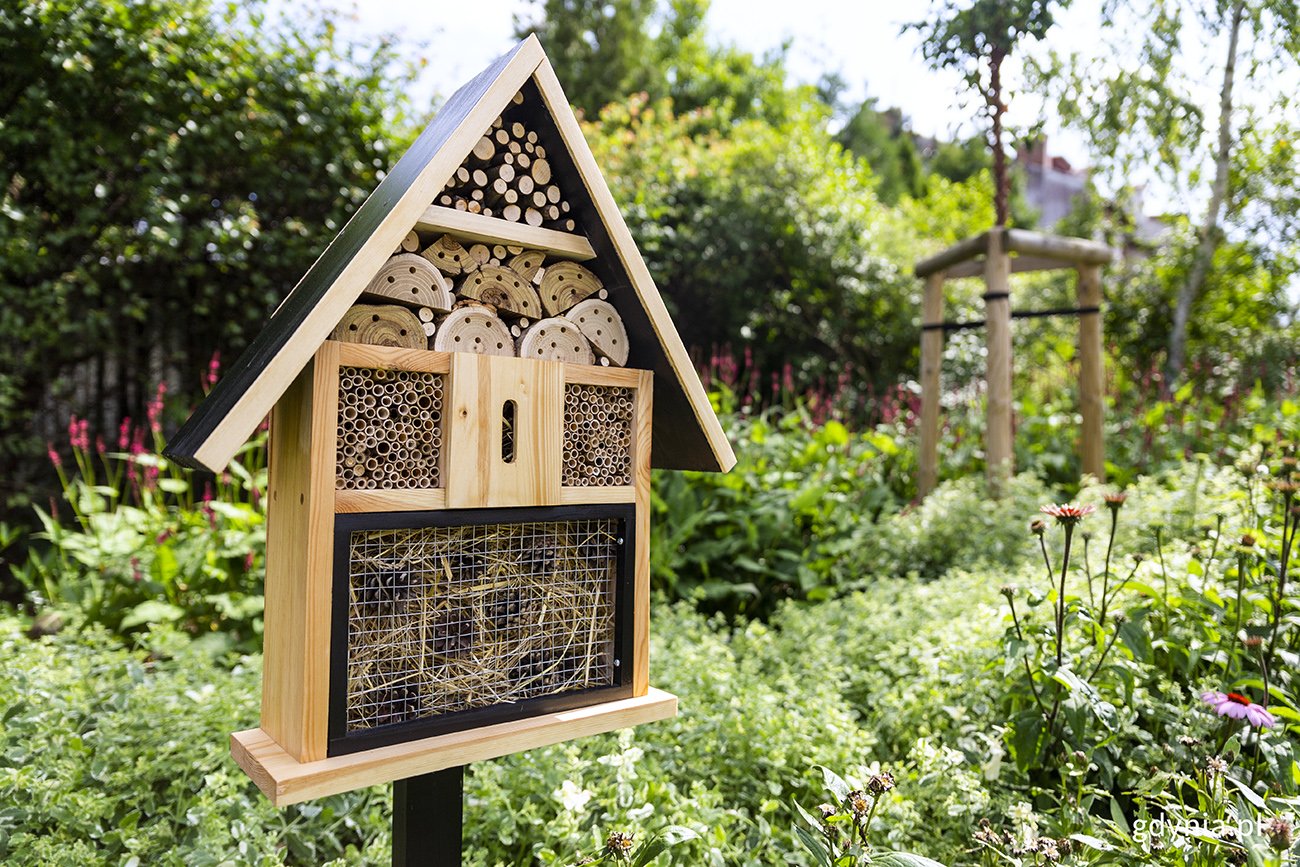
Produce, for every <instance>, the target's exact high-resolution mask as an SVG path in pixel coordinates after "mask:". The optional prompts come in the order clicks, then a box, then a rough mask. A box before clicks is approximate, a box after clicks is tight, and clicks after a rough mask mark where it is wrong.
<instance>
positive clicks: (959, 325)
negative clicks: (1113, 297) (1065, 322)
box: [915, 228, 1115, 497]
mask: <svg viewBox="0 0 1300 867" xmlns="http://www.w3.org/2000/svg"><path fill="white" fill-rule="evenodd" d="M1012 254H1014V256H1013V255H1012ZM1114 258H1115V251H1114V250H1112V249H1111V248H1110V247H1108V246H1106V245H1105V244H1102V243H1099V242H1097V241H1089V240H1086V239H1084V238H1062V237H1059V236H1055V235H1044V234H1041V233H1039V232H1029V231H1025V230H1024V229H1006V228H994V229H990V230H989V231H987V232H982V233H980V234H979V235H975V236H974V237H970V238H966V239H965V240H962V241H958V242H957V243H956V244H954V245H952V246H951V247H949V248H948V249H946V250H943V251H941V252H939V253H936V254H934V255H933V256H931V257H929V258H928V259H923V260H921V261H920V262H917V263H916V269H915V271H916V276H917V277H920V278H922V279H924V280H925V294H924V296H923V298H922V316H921V327H922V332H921V443H920V453H919V455H918V456H917V482H916V486H917V491H918V492H919V494H920V495H921V496H923V497H924V496H925V495H926V494H928V493H929V492H930V491H932V490H934V488H935V485H936V484H937V483H938V478H939V453H938V446H939V380H940V373H939V367H940V362H941V360H942V355H943V340H944V334H945V333H946V332H948V331H950V330H954V331H959V330H961V329H964V328H981V327H982V328H984V329H985V347H986V351H987V358H986V371H985V382H986V383H987V387H988V405H987V409H986V411H985V424H986V428H985V431H984V444H985V448H984V456H985V463H986V464H987V467H988V479H989V488H990V490H991V491H992V492H993V494H994V495H995V496H997V495H1001V494H1002V493H1003V491H1005V489H1006V481H1007V480H1008V479H1009V478H1010V476H1011V473H1012V472H1014V470H1015V450H1014V439H1013V437H1012V417H1011V320H1013V319H1029V318H1038V317H1041V316H1077V317H1079V402H1080V404H1081V405H1082V406H1081V413H1082V416H1083V425H1082V431H1081V434H1080V444H1081V447H1080V458H1081V463H1082V465H1083V472H1084V474H1085V475H1092V476H1096V477H1097V478H1098V479H1104V478H1105V472H1106V453H1105V443H1104V442H1103V440H1102V417H1103V413H1104V411H1105V410H1104V406H1105V404H1104V394H1103V391H1102V389H1103V385H1104V384H1103V381H1102V378H1103V370H1102V365H1103V360H1102V354H1101V350H1102V343H1101V312H1100V311H1101V269H1102V267H1103V266H1105V265H1107V264H1109V263H1110V262H1112V261H1114ZM1065 268H1073V269H1075V270H1076V271H1077V272H1078V275H1079V281H1078V302H1077V306H1075V307H1070V308H1065V309H1057V310H1021V311H1017V312H1015V313H1013V312H1012V311H1011V275H1012V274H1022V273H1029V272H1032V271H1055V270H1059V269H1065ZM980 276H982V277H983V278H984V319H982V320H979V321H973V322H944V321H942V315H943V284H944V281H946V280H957V279H961V278H964V277H980Z"/></svg>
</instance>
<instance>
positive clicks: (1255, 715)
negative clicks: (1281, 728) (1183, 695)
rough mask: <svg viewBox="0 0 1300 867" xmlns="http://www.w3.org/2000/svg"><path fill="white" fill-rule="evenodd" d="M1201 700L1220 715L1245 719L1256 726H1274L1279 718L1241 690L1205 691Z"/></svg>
mask: <svg viewBox="0 0 1300 867" xmlns="http://www.w3.org/2000/svg"><path fill="white" fill-rule="evenodd" d="M1201 701H1203V702H1205V703H1206V704H1208V705H1209V706H1210V707H1212V708H1214V711H1215V713H1217V714H1218V715H1219V716H1226V717H1229V718H1231V719H1244V720H1245V721H1246V722H1248V723H1250V724H1251V725H1253V726H1254V727H1255V728H1272V727H1273V726H1275V725H1277V719H1276V718H1275V717H1274V716H1273V715H1272V714H1271V713H1269V712H1268V711H1267V710H1266V709H1265V708H1264V707H1263V705H1258V704H1255V703H1254V702H1253V701H1251V700H1250V699H1248V698H1246V696H1244V695H1242V694H1241V693H1239V692H1226V693H1225V692H1217V691H1210V692H1203V693H1201Z"/></svg>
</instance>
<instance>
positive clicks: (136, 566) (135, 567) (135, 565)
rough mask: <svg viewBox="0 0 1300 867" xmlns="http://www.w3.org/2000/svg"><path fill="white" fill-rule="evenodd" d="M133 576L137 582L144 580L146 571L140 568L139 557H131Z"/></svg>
mask: <svg viewBox="0 0 1300 867" xmlns="http://www.w3.org/2000/svg"><path fill="white" fill-rule="evenodd" d="M131 577H132V578H133V579H135V582H136V583H137V584H138V583H140V582H141V581H143V580H144V571H143V570H142V569H141V568H140V558H139V557H132V558H131Z"/></svg>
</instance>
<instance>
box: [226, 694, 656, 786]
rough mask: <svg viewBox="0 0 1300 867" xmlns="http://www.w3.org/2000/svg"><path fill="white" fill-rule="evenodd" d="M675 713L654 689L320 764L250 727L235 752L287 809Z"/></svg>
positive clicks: (234, 741) (236, 739) (237, 737)
mask: <svg viewBox="0 0 1300 867" xmlns="http://www.w3.org/2000/svg"><path fill="white" fill-rule="evenodd" d="M676 715H677V696H675V695H671V694H670V693H666V692H664V691H662V690H658V689H653V688H652V689H651V690H650V691H649V692H648V693H647V694H646V695H643V696H638V697H634V698H627V699H621V700H619V701H611V702H605V703H603V704H597V705H592V706H590V707H584V708H578V709H576V710H567V711H560V712H558V713H549V714H542V715H541V716H535V717H530V718H528V719H523V720H515V721H514V722H507V723H498V724H497V725H492V726H486V727H483V728H479V729H474V730H471V731H464V732H453V733H452V734H446V735H439V736H437V737H432V738H425V739H424V740H418V741H411V742H410V743H405V744H396V745H394V746H391V747H380V748H379V749H374V750H367V751H366V752H362V753H353V754H351V755H345V756H334V757H332V758H327V759H321V760H320V761H316V762H298V761H296V760H295V759H294V758H293V757H292V756H290V755H289V754H288V753H286V752H285V751H284V749H283V748H282V747H281V746H280V745H279V744H277V743H276V742H275V741H274V740H272V739H271V738H270V736H269V735H267V734H266V732H264V731H262V730H261V729H260V728H259V729H249V730H248V731H242V732H235V733H234V734H232V735H231V736H230V754H231V755H232V756H234V759H235V762H236V763H237V764H238V765H239V766H240V767H241V768H243V769H244V772H245V773H246V774H248V775H249V776H250V777H252V778H253V782H255V783H256V784H257V787H258V788H259V789H261V790H262V793H263V794H264V795H266V797H267V798H269V799H270V800H271V803H272V804H274V805H275V806H277V807H284V806H287V805H289V804H296V803H298V802H300V801H306V800H309V799H311V798H323V797H325V796H327V795H336V794H338V793H339V792H346V791H349V790H351V789H358V788H362V787H365V786H377V785H381V784H383V783H390V782H392V781H393V780H401V779H406V778H407V777H413V776H417V775H419V774H427V773H431V772H433V771H440V770H443V769H445V768H452V767H457V766H459V765H466V764H469V763H471V762H481V761H484V760H486V759H495V758H498V757H500V756H504V755H508V754H510V753H517V752H520V751H522V750H531V749H534V748H536V747H544V746H548V745H550V744H554V743H559V742H560V741H566V740H572V739H574V738H581V737H588V736H590V735H597V734H601V733H603V732H609V731H614V730H615V729H622V728H629V727H631V726H637V725H642V724H643V723H650V722H656V721H658V720H664V719H671V718H672V717H674V716H676Z"/></svg>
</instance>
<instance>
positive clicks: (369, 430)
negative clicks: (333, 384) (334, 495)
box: [335, 367, 443, 490]
mask: <svg viewBox="0 0 1300 867" xmlns="http://www.w3.org/2000/svg"><path fill="white" fill-rule="evenodd" d="M442 402H443V378H442V376H441V375H439V374H434V373H418V372H414V371H407V370H384V369H382V368H379V369H369V368H357V367H344V368H341V369H340V370H339V409H338V431H337V437H338V443H337V448H336V449H335V461H336V467H335V487H337V488H339V489H340V490H377V489H392V488H436V487H438V485H439V484H440V482H439V464H440V460H441V452H442Z"/></svg>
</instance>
